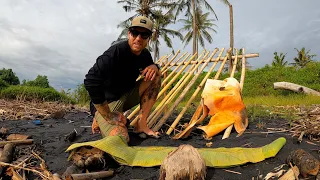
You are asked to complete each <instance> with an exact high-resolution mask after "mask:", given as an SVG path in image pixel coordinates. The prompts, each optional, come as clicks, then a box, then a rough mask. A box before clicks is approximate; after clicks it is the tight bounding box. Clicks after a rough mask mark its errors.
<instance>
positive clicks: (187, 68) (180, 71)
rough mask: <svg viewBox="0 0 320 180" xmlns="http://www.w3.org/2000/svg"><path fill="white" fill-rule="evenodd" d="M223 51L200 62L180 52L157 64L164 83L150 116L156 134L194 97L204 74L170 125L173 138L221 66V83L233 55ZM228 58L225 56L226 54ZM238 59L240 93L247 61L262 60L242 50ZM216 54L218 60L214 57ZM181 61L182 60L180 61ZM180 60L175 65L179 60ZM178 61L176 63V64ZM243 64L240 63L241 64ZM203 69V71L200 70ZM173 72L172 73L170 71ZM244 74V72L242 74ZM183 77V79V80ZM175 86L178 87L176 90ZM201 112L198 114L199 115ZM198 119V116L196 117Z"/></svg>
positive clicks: (132, 117)
mask: <svg viewBox="0 0 320 180" xmlns="http://www.w3.org/2000/svg"><path fill="white" fill-rule="evenodd" d="M224 50H225V49H224V48H222V49H221V50H220V51H219V49H218V48H216V49H214V51H213V52H212V53H211V55H210V56H209V54H210V51H203V52H202V53H201V54H200V55H199V56H198V58H197V59H196V60H195V57H196V54H194V55H192V56H191V57H190V54H189V53H183V54H182V55H180V57H178V54H179V53H180V50H179V51H177V52H176V54H175V55H173V57H172V58H171V59H169V57H170V56H171V55H172V54H170V55H167V56H162V57H161V58H160V59H159V60H158V61H157V63H158V64H160V65H161V67H162V69H161V72H162V75H163V77H164V78H163V80H162V84H161V88H162V89H161V91H160V92H159V95H158V103H157V106H155V107H154V110H153V111H152V112H151V113H150V116H149V118H148V126H149V127H150V128H152V129H153V130H155V131H157V130H159V129H160V128H161V127H162V126H163V125H164V124H165V123H166V121H167V119H168V118H169V117H170V116H171V115H172V113H173V112H174V111H175V110H176V109H177V106H178V105H179V103H180V102H181V101H182V100H184V99H185V95H186V94H187V93H190V92H191V90H192V88H191V87H192V86H193V85H194V83H195V82H196V81H197V82H199V79H198V78H199V77H201V76H200V74H201V73H203V72H204V71H206V72H205V73H206V75H205V76H204V77H203V78H202V80H201V82H200V84H198V86H197V88H196V89H195V90H194V91H193V92H191V93H193V94H192V95H191V97H190V99H189V100H185V101H187V103H186V104H185V105H184V107H183V109H182V110H181V111H180V113H179V115H178V116H177V117H176V119H175V120H174V121H173V123H172V124H171V125H169V129H168V130H167V132H166V133H167V134H168V135H170V134H171V133H172V131H174V130H175V128H176V126H177V125H178V124H179V121H180V120H181V119H182V117H183V115H184V114H185V113H186V112H187V110H188V108H189V107H190V105H191V104H197V103H198V104H197V105H199V107H198V109H199V108H200V102H194V101H195V98H196V97H197V96H198V94H199V92H202V90H203V87H204V85H205V83H206V81H207V80H208V79H209V76H210V75H211V73H212V72H213V70H214V69H215V67H216V66H217V65H218V64H220V67H219V68H218V70H217V72H216V74H215V76H214V78H213V79H214V80H218V79H219V77H220V74H221V72H222V71H223V70H224V69H225V68H226V67H225V64H230V63H226V62H227V61H230V58H229V57H230V56H229V53H230V52H231V49H229V50H228V51H226V52H225V51H224ZM224 52H225V54H224V55H223V53H224ZM235 52H236V53H235V55H234V56H232V57H231V58H232V63H231V64H233V65H232V66H231V67H229V68H232V70H231V71H230V72H231V73H230V77H231V78H233V77H234V74H235V72H236V69H237V68H236V67H237V65H239V64H240V65H241V66H242V70H241V77H240V80H239V82H240V89H241V90H242V88H243V84H244V79H245V71H246V58H254V57H259V54H258V53H254V54H245V49H244V48H243V49H242V54H238V50H237V49H235ZM216 54H218V55H217V57H214V56H215V55H216ZM177 57H178V58H177ZM176 58H177V60H176V61H175V59H176ZM174 61H175V62H174ZM240 61H241V63H238V62H240ZM200 65H201V67H200ZM169 70H170V71H169ZM239 71H240V70H239ZM179 77H180V79H179ZM173 85H174V86H173ZM139 110H140V106H138V107H137V108H136V109H135V110H134V111H133V112H132V113H131V114H130V115H129V116H128V117H127V118H128V119H129V120H131V123H130V125H134V124H135V123H136V122H137V120H138V116H136V114H137V112H138V111H139ZM196 113H197V111H196V112H195V115H196ZM195 115H194V116H195ZM232 128H233V124H231V125H230V126H229V127H228V128H227V129H226V131H225V134H224V136H223V139H225V138H228V137H229V135H230V132H231V130H232Z"/></svg>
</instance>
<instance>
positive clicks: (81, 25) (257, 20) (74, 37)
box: [0, 0, 320, 90]
mask: <svg viewBox="0 0 320 180" xmlns="http://www.w3.org/2000/svg"><path fill="white" fill-rule="evenodd" d="M209 1H210V4H211V6H212V7H213V8H214V10H215V12H216V13H217V15H218V18H219V21H217V22H216V24H217V26H218V27H217V28H216V30H217V33H216V34H214V33H213V34H212V36H213V39H214V41H213V43H212V44H209V45H207V47H206V49H208V50H213V49H214V48H215V47H219V48H222V47H225V48H228V46H229V14H228V7H226V6H225V5H223V4H221V2H220V1H219V0H208V2H209ZM230 2H231V3H232V4H233V8H234V10H233V11H234V34H235V47H237V48H241V47H245V48H246V53H259V54H260V57H258V58H253V59H248V61H249V64H250V65H252V66H253V68H259V67H263V66H264V65H265V64H271V62H272V58H273V52H274V51H278V52H284V53H287V58H286V60H287V61H289V62H290V61H292V59H293V57H294V56H295V55H296V51H295V50H294V48H299V49H300V48H301V47H306V48H307V49H311V53H312V54H317V55H318V56H317V57H316V59H319V56H320V11H319V7H320V1H319V0H308V1H301V0H281V1H278V0H266V1H260V0H259V1H257V0H230ZM130 15H132V13H131V14H129V13H126V12H125V11H124V10H123V9H122V5H121V4H117V1H115V0H68V1H57V0H45V1H44V0H0V68H6V69H8V68H11V69H13V71H14V72H15V73H16V74H17V75H18V77H19V79H20V81H22V80H23V79H27V80H33V79H34V78H36V76H37V75H46V76H47V77H48V79H49V82H50V85H51V86H53V87H55V88H56V89H57V90H60V89H61V88H74V87H75V86H76V85H78V84H80V83H83V79H84V76H85V74H86V73H87V72H88V70H89V68H90V67H91V66H92V65H93V63H94V62H95V60H96V58H97V57H98V56H99V55H100V54H102V53H103V52H104V51H105V50H106V49H108V48H109V46H110V44H111V42H112V41H114V40H115V39H116V38H117V37H118V35H119V33H120V31H121V29H117V24H118V23H119V22H120V21H123V20H125V19H127V18H128V17H130ZM212 18H213V16H212ZM175 28H176V27H175ZM173 41H174V49H175V50H178V49H180V50H181V51H182V52H190V53H191V52H192V51H191V49H192V48H191V45H192V43H190V45H188V46H187V47H185V48H183V47H184V45H182V44H181V42H180V41H178V39H177V38H174V39H173ZM162 44H164V43H162ZM170 52H171V51H170V49H169V48H167V47H165V46H161V48H160V56H162V55H164V54H168V53H170Z"/></svg>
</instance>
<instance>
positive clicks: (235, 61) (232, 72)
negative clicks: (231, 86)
mask: <svg viewBox="0 0 320 180" xmlns="http://www.w3.org/2000/svg"><path fill="white" fill-rule="evenodd" d="M235 51H236V57H235V59H234V62H233V67H232V71H231V74H230V77H234V73H235V71H236V69H237V64H238V49H236V48H235Z"/></svg>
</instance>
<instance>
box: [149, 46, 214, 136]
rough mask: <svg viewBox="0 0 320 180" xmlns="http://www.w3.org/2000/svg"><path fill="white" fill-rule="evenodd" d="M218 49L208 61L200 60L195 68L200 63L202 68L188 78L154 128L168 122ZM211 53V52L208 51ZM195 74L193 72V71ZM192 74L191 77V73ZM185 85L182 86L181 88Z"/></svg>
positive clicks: (158, 127) (156, 128)
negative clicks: (180, 91) (185, 84)
mask: <svg viewBox="0 0 320 180" xmlns="http://www.w3.org/2000/svg"><path fill="white" fill-rule="evenodd" d="M217 51H218V49H217V48H216V49H215V50H214V51H213V52H212V54H211V56H210V57H209V58H208V59H206V61H204V60H203V61H202V62H205V63H204V64H202V62H199V63H198V64H197V66H196V67H195V68H194V71H195V70H198V67H199V66H200V64H202V67H201V68H200V70H199V71H198V72H197V74H196V75H194V76H193V78H192V79H191V81H189V78H188V79H187V80H188V82H189V84H188V85H187V86H186V87H185V88H184V90H183V91H182V93H181V94H180V95H179V97H178V98H177V99H176V100H175V102H174V103H173V105H172V106H171V107H170V109H169V110H168V112H167V113H166V114H165V115H164V116H163V117H162V118H161V119H160V120H159V121H158V123H157V124H156V125H155V127H154V128H153V130H155V131H158V130H159V129H160V128H161V126H162V125H163V124H164V123H165V122H166V120H167V119H168V117H169V116H170V115H171V114H172V112H173V110H174V109H175V108H176V107H177V106H178V104H179V103H180V102H181V101H182V99H183V98H184V96H185V95H186V94H187V92H188V91H189V89H190V88H191V87H192V85H193V84H194V82H195V81H196V80H197V78H198V77H199V76H200V73H201V72H202V71H203V70H204V68H205V67H206V66H207V65H208V63H209V62H210V60H211V59H212V57H213V56H214V55H215V54H216V53H217ZM208 53H209V52H208ZM192 74H193V72H192ZM192 74H190V77H191V75H192ZM182 87H183V86H181V87H180V89H181V88H182ZM167 103H169V102H167Z"/></svg>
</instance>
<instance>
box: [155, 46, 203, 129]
mask: <svg viewBox="0 0 320 180" xmlns="http://www.w3.org/2000/svg"><path fill="white" fill-rule="evenodd" d="M208 54H209V52H207V53H206V54H205V56H204V57H203V58H202V60H201V61H199V63H198V64H197V65H196V66H194V65H193V66H192V68H190V69H189V70H191V71H190V72H188V73H186V74H185V75H186V77H185V78H184V79H181V80H180V81H179V83H178V84H176V85H175V87H174V89H173V90H172V91H171V94H170V97H169V98H167V99H166V100H165V101H163V103H165V104H164V105H163V106H162V107H161V108H160V110H158V111H157V112H156V115H155V116H154V117H153V118H152V119H151V120H150V125H151V126H152V125H153V124H154V123H155V122H156V120H157V118H158V117H159V116H160V115H161V113H162V111H163V110H164V108H165V107H166V106H167V105H169V102H171V101H172V100H173V99H174V97H175V96H176V95H177V94H178V93H179V91H180V90H181V89H182V88H183V86H184V85H185V84H186V83H187V82H189V79H190V78H191V76H192V75H193V73H194V72H195V71H196V70H197V69H198V67H199V66H200V65H201V64H202V62H203V61H204V60H205V58H206V57H207V56H208ZM198 59H199V58H198ZM170 109H171V108H170ZM154 112H155V111H154ZM165 114H166V115H167V114H171V113H170V110H169V112H166V113H165ZM163 123H164V122H163ZM163 123H162V124H163ZM162 124H161V126H162ZM151 126H150V127H151Z"/></svg>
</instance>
